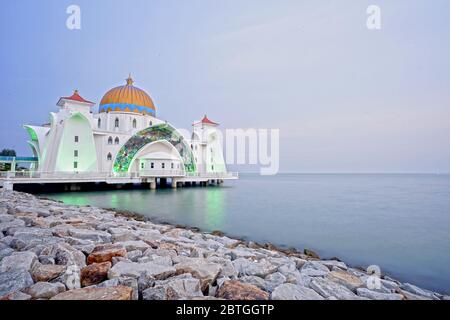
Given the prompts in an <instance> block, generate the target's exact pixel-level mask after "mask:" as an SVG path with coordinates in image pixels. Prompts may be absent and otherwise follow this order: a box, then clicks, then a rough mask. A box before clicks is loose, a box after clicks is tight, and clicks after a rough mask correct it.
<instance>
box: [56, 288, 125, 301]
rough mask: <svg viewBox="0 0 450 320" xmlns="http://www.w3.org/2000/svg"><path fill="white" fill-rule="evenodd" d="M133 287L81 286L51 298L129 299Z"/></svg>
mask: <svg viewBox="0 0 450 320" xmlns="http://www.w3.org/2000/svg"><path fill="white" fill-rule="evenodd" d="M132 294H133V289H131V288H129V287H125V286H117V287H106V288H83V289H77V290H71V291H66V292H63V293H60V294H58V295H56V296H54V297H53V298H51V300H131V298H132Z"/></svg>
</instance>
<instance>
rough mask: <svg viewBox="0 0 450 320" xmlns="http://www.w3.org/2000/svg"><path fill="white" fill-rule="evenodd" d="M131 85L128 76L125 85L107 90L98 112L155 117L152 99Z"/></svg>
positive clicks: (130, 79) (131, 82)
mask: <svg viewBox="0 0 450 320" xmlns="http://www.w3.org/2000/svg"><path fill="white" fill-rule="evenodd" d="M133 83H134V81H133V79H132V78H131V76H129V77H128V79H127V84H126V85H124V86H120V87H116V88H114V89H111V90H109V91H108V92H107V93H106V94H105V95H104V96H103V98H102V100H101V102H100V109H99V112H112V111H117V112H134V113H140V114H149V115H152V116H156V107H155V105H154V104H153V100H152V98H150V96H149V95H148V94H147V93H146V92H145V91H144V90H142V89H139V88H137V87H135V86H134V85H133Z"/></svg>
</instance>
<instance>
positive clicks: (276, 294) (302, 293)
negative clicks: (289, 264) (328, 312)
mask: <svg viewBox="0 0 450 320" xmlns="http://www.w3.org/2000/svg"><path fill="white" fill-rule="evenodd" d="M271 299H272V300H323V297H322V296H321V295H319V294H318V293H317V292H315V291H314V290H311V289H309V288H306V287H302V286H299V285H295V284H292V283H285V284H282V285H280V286H278V287H276V288H275V290H273V292H272V295H271Z"/></svg>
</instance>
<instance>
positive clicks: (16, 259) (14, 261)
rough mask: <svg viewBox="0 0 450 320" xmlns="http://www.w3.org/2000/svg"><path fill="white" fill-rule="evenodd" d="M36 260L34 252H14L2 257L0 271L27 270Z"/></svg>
mask: <svg viewBox="0 0 450 320" xmlns="http://www.w3.org/2000/svg"><path fill="white" fill-rule="evenodd" d="M36 261H38V258H37V256H36V254H35V253H34V252H29V251H27V252H14V253H12V254H11V255H9V256H7V257H5V258H3V259H2V261H1V265H0V272H7V271H10V270H13V269H24V270H26V271H29V270H30V269H31V267H32V266H33V264H34V263H35V262H36Z"/></svg>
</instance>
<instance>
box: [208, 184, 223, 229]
mask: <svg viewBox="0 0 450 320" xmlns="http://www.w3.org/2000/svg"><path fill="white" fill-rule="evenodd" d="M204 212H205V213H206V214H205V224H206V225H207V227H208V229H209V230H221V229H222V228H223V225H224V222H225V199H224V192H223V190H221V189H219V188H217V189H215V188H211V189H209V190H207V192H206V198H205V210H204Z"/></svg>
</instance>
